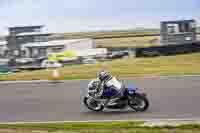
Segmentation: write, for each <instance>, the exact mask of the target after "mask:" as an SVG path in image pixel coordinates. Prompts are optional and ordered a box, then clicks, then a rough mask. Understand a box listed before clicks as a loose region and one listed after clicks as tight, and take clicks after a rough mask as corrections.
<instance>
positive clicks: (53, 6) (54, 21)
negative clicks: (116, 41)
mask: <svg viewBox="0 0 200 133" xmlns="http://www.w3.org/2000/svg"><path fill="white" fill-rule="evenodd" d="M0 18H1V19H0V35H2V34H7V27H10V26H23V25H38V24H39V25H45V26H46V28H45V29H44V31H45V32H79V31H95V30H123V29H133V28H137V27H146V28H159V24H160V21H163V20H179V19H196V20H197V21H198V23H200V0H0Z"/></svg>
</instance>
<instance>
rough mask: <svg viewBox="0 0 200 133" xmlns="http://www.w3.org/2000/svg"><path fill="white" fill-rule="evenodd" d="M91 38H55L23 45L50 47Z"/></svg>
mask: <svg viewBox="0 0 200 133" xmlns="http://www.w3.org/2000/svg"><path fill="white" fill-rule="evenodd" d="M85 40H91V39H89V38H85V39H72V40H54V41H48V42H34V43H26V44H24V45H22V47H50V46H63V45H67V44H71V43H76V42H80V41H85Z"/></svg>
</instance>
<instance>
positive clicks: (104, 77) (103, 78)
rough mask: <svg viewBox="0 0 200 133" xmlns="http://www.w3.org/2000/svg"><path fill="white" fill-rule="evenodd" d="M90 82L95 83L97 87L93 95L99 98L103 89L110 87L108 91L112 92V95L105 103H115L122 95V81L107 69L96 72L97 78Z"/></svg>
mask: <svg viewBox="0 0 200 133" xmlns="http://www.w3.org/2000/svg"><path fill="white" fill-rule="evenodd" d="M92 83H95V85H96V87H97V93H96V95H95V96H96V97H98V98H101V96H102V95H103V92H104V91H107V90H108V89H111V90H110V91H112V92H113V93H114V96H112V97H111V98H110V99H108V101H107V103H108V102H109V104H111V103H112V104H115V103H116V102H117V100H119V99H120V98H121V97H122V96H123V94H122V93H121V92H122V89H123V86H122V83H121V82H120V81H118V80H117V79H116V77H114V76H112V75H111V74H110V73H109V72H107V71H104V70H103V71H100V72H99V73H97V79H95V80H93V81H92V82H91V84H92Z"/></svg>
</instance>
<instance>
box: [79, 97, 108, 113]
mask: <svg viewBox="0 0 200 133" xmlns="http://www.w3.org/2000/svg"><path fill="white" fill-rule="evenodd" d="M83 102H84V104H85V106H86V107H87V108H88V109H90V110H92V111H96V112H98V111H102V110H103V109H104V106H103V105H102V104H101V102H99V101H96V100H94V99H92V98H89V97H84V100H83Z"/></svg>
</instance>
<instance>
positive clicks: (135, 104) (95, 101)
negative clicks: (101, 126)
mask: <svg viewBox="0 0 200 133" xmlns="http://www.w3.org/2000/svg"><path fill="white" fill-rule="evenodd" d="M123 86H124V85H123ZM96 92H97V90H94V88H92V89H91V88H88V93H87V95H86V96H85V97H84V99H83V102H84V104H85V106H86V107H87V108H88V109H90V110H92V111H102V110H103V109H104V108H108V109H125V108H126V107H127V106H129V107H131V108H132V109H133V110H134V111H136V112H143V111H146V110H147V109H148V107H149V101H148V98H147V95H146V94H145V93H143V92H140V90H139V89H138V88H137V87H134V86H132V87H125V86H124V87H123V88H122V89H121V92H120V93H121V94H122V95H123V96H121V97H120V98H119V99H118V100H117V102H114V103H112V102H110V101H112V97H113V96H114V95H116V93H115V92H114V91H113V90H112V88H106V89H105V90H104V92H103V95H102V96H101V98H96V97H95V93H96Z"/></svg>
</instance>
